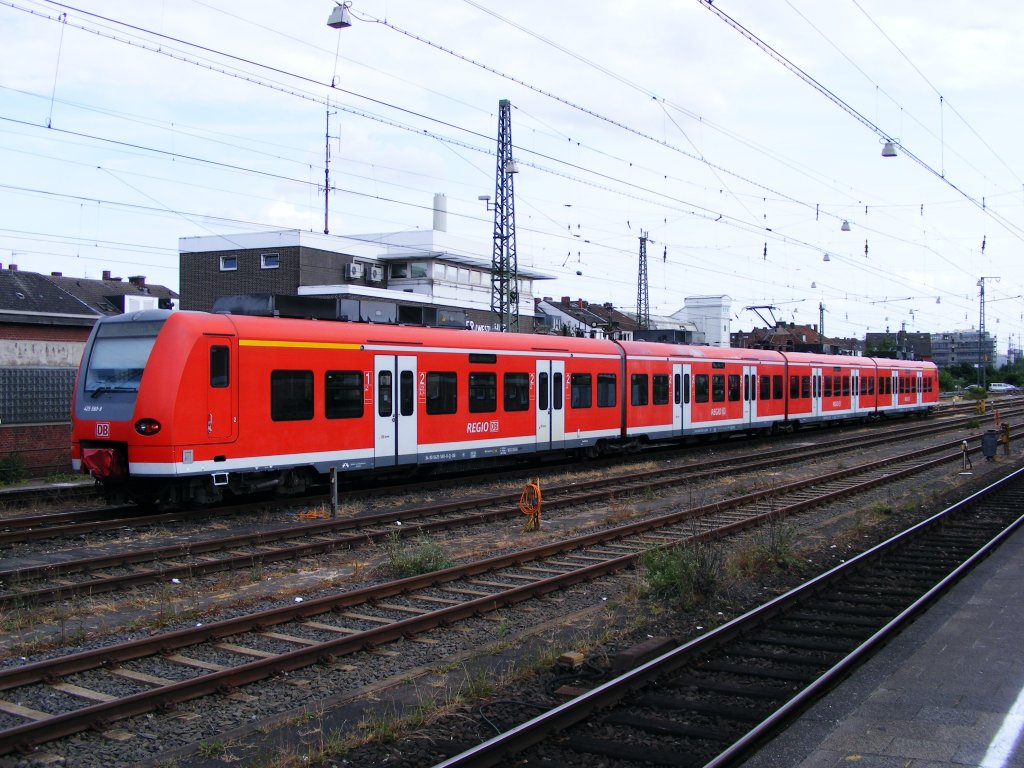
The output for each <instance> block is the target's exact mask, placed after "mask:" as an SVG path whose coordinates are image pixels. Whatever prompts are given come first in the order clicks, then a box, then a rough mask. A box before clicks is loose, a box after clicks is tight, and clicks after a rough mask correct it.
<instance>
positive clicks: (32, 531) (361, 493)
mask: <svg viewBox="0 0 1024 768" xmlns="http://www.w3.org/2000/svg"><path fill="white" fill-rule="evenodd" d="M968 410H970V409H968V408H967V407H966V406H963V405H958V406H948V407H947V408H946V409H945V410H944V411H943V414H942V416H939V417H938V419H937V421H938V420H940V419H941V420H943V421H942V422H941V423H934V424H932V426H931V429H933V430H936V431H942V430H946V429H955V428H958V427H962V426H965V425H967V424H969V423H970V422H971V421H972V420H973V419H975V418H976V417H974V416H971V415H969V414H968V415H966V416H964V415H963V413H964V412H966V411H968ZM1003 412H1004V413H1005V415H1006V416H1007V417H1012V416H1014V415H1019V414H1021V413H1024V408H1021V407H1019V406H1018V407H1016V408H1014V407H1012V406H1011V404H1010V403H1007V404H1006V406H1004V408H1003ZM919 430H920V427H918V426H914V427H910V428H897V429H889V430H886V434H889V435H892V436H894V437H897V436H900V435H903V434H927V433H921V432H919ZM856 439H857V438H851V437H846V438H840V439H839V440H836V441H829V442H827V443H825V446H826V447H828V448H829V449H840V450H841V449H842V446H843V445H844V444H848V443H850V442H851V441H854V442H855V441H856ZM663 448H664V452H659V453H656V454H655V453H652V455H657V456H658V457H659V458H660V457H663V456H665V455H668V456H672V455H674V454H678V453H681V451H680V449H679V448H678V446H673V447H668V446H664V447H663ZM684 450H685V449H684ZM782 450H786V449H785V448H783V449H782ZM621 461H622V459H621V458H611V459H601V460H589V461H588V462H587V468H588V469H599V468H602V467H605V466H615V465H618V464H620V463H621ZM577 466H578V462H577V461H575V460H573V461H564V462H557V463H554V464H546V465H544V466H543V467H542V470H543V471H544V472H557V471H559V470H561V469H569V468H575V467H577ZM537 471H538V470H537V468H533V469H523V468H521V467H517V468H515V469H511V470H505V471H498V472H493V473H489V475H488V477H490V478H493V479H495V480H500V479H502V478H507V479H511V478H522V477H526V476H528V475H531V474H536V473H537ZM471 476H472V477H473V478H474V479H475V480H476V479H479V477H480V473H479V471H478V470H475V471H474V472H473V473H472V475H471ZM453 477H454V478H456V479H457V478H458V474H454V475H453ZM452 482H453V479H452V477H448V476H446V477H444V478H438V479H428V480H419V481H414V482H406V483H401V484H399V485H398V486H397V487H396V488H397V490H398V491H400V492H402V493H409V492H416V491H430V490H434V489H438V488H445V487H450V486H451V484H452ZM381 490H382V489H381V488H379V487H378V486H377V484H376V483H373V484H372V485H364V486H361V485H359V484H353V485H352V486H351V487H350V488H347V489H346V490H345V492H344V497H345V499H346V500H349V501H359V500H361V499H366V498H370V497H379V496H380V494H381ZM98 495H99V492H98V491H97V488H96V486H94V485H82V484H71V485H70V486H69V487H65V486H61V485H56V486H51V487H47V488H42V489H40V488H31V489H23V490H16V489H5V490H3V491H0V504H7V505H8V506H18V505H25V504H28V503H30V502H31V501H32V500H35V501H45V502H52V501H55V500H60V501H62V502H67V501H72V500H76V499H89V498H96V497H97V496H98ZM325 498H327V497H326V496H325V495H324V494H323V493H316V494H310V495H309V496H306V497H296V498H292V499H288V500H287V501H288V503H298V502H302V501H313V502H320V501H323V500H324V499H325ZM263 505H265V502H258V503H244V504H234V505H221V506H217V507H212V508H198V509H189V510H174V511H167V512H161V513H156V514H152V513H149V512H147V511H146V510H145V509H142V508H140V507H136V506H133V505H120V506H108V507H100V508H95V509H84V510H73V511H66V512H48V513H42V514H32V515H6V516H4V517H0V546H3V545H11V544H19V543H26V542H33V541H40V540H43V539H47V538H61V537H65V538H66V537H78V536H82V535H86V534H91V533H98V532H103V531H116V530H123V529H124V528H126V527H133V528H137V529H140V530H141V529H143V528H147V527H156V526H163V525H167V524H171V523H178V522H190V521H194V520H203V519H207V518H211V517H217V518H222V517H227V516H232V515H241V514H244V513H246V512H251V511H252V510H253V509H259V508H262V507H263Z"/></svg>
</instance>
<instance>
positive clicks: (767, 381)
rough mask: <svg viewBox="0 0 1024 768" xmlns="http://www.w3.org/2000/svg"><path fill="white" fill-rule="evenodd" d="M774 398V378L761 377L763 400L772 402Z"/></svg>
mask: <svg viewBox="0 0 1024 768" xmlns="http://www.w3.org/2000/svg"><path fill="white" fill-rule="evenodd" d="M771 396H772V377H771V376H762V377H761V399H762V400H770V399H771Z"/></svg>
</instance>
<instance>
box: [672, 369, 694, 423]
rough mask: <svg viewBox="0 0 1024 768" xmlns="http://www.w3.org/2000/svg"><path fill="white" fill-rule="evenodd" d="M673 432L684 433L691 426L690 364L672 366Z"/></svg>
mask: <svg viewBox="0 0 1024 768" xmlns="http://www.w3.org/2000/svg"><path fill="white" fill-rule="evenodd" d="M672 406H673V407H672V434H673V435H682V434H683V433H685V432H686V430H688V429H689V428H690V366H689V365H681V364H679V363H676V364H674V365H673V366H672Z"/></svg>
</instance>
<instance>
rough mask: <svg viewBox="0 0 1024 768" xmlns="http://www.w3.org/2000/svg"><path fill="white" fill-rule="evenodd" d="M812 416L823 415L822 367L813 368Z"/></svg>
mask: <svg viewBox="0 0 1024 768" xmlns="http://www.w3.org/2000/svg"><path fill="white" fill-rule="evenodd" d="M811 416H813V417H814V418H818V417H820V416H821V368H811Z"/></svg>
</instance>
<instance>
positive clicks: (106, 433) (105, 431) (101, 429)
mask: <svg viewBox="0 0 1024 768" xmlns="http://www.w3.org/2000/svg"><path fill="white" fill-rule="evenodd" d="M96 437H110V422H108V421H97V422H96Z"/></svg>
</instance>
